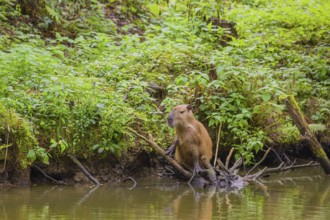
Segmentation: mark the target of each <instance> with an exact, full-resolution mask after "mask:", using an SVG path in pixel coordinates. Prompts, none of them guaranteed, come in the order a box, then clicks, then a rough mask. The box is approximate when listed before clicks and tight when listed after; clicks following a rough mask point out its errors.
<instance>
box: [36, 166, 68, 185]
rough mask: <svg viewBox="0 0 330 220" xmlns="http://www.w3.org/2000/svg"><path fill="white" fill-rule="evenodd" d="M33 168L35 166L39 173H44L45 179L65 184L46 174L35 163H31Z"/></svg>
mask: <svg viewBox="0 0 330 220" xmlns="http://www.w3.org/2000/svg"><path fill="white" fill-rule="evenodd" d="M32 167H33V168H36V169H37V170H38V171H39V172H40V173H42V175H44V177H46V178H47V179H49V180H51V181H53V182H54V183H56V184H57V185H65V183H64V182H63V181H59V180H56V179H54V178H53V177H51V176H49V175H47V174H46V173H45V172H44V171H43V170H42V169H41V168H40V167H38V166H37V165H32Z"/></svg>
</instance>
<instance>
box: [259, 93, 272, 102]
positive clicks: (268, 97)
mask: <svg viewBox="0 0 330 220" xmlns="http://www.w3.org/2000/svg"><path fill="white" fill-rule="evenodd" d="M271 97H272V96H271V94H270V93H264V94H262V96H261V98H262V100H263V101H264V102H268V101H269V100H270V98H271Z"/></svg>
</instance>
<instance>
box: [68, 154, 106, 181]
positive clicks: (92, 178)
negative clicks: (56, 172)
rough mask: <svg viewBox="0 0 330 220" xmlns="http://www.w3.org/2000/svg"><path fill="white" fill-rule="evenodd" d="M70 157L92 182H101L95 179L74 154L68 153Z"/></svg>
mask: <svg viewBox="0 0 330 220" xmlns="http://www.w3.org/2000/svg"><path fill="white" fill-rule="evenodd" d="M68 156H69V157H70V159H71V160H72V161H73V162H74V163H75V164H77V166H78V167H79V168H80V170H81V171H82V172H83V173H84V174H85V175H86V176H87V177H88V179H90V180H91V181H92V182H93V183H95V184H96V185H101V183H100V182H99V181H98V180H97V179H95V178H94V177H93V176H92V175H91V174H90V173H89V172H88V171H87V170H86V168H85V167H84V166H83V165H82V164H81V163H80V161H79V160H78V159H77V158H76V157H75V156H74V155H70V154H69V155H68Z"/></svg>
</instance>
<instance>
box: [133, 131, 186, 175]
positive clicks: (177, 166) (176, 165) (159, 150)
mask: <svg viewBox="0 0 330 220" xmlns="http://www.w3.org/2000/svg"><path fill="white" fill-rule="evenodd" d="M128 130H129V131H130V132H132V133H133V134H134V135H136V136H138V137H140V138H142V139H143V140H145V141H146V142H147V143H148V144H149V145H150V146H151V147H152V148H153V149H154V150H155V151H156V152H157V153H158V154H160V155H161V156H162V157H164V158H165V160H166V161H167V162H169V163H170V164H171V165H172V166H173V167H174V168H175V169H176V170H177V171H178V172H180V173H181V174H182V175H183V176H184V177H185V178H187V179H190V178H191V177H192V173H191V172H189V171H187V170H186V169H184V168H183V167H182V166H181V165H180V164H179V163H178V162H176V161H175V160H174V159H172V158H170V157H169V156H167V155H166V153H165V151H164V150H163V149H162V148H161V147H159V146H158V144H157V143H156V142H155V141H154V140H153V137H152V136H151V135H149V138H146V137H144V136H143V135H141V134H139V133H137V132H136V131H135V130H133V129H132V128H128Z"/></svg>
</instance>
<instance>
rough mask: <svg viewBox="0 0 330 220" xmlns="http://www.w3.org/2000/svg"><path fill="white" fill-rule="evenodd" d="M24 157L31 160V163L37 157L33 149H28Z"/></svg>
mask: <svg viewBox="0 0 330 220" xmlns="http://www.w3.org/2000/svg"><path fill="white" fill-rule="evenodd" d="M26 157H27V158H28V159H29V160H30V161H31V163H32V162H33V161H35V160H36V159H37V155H36V152H35V151H34V150H29V152H28V154H27V156H26Z"/></svg>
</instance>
